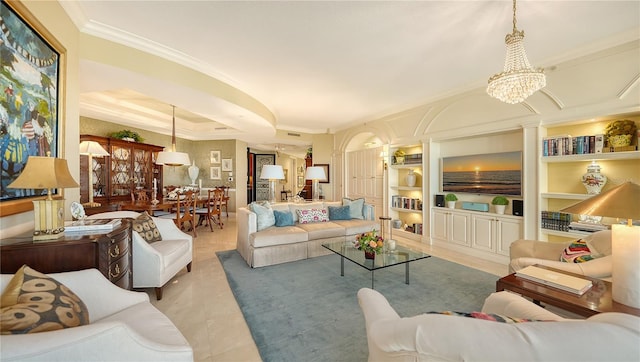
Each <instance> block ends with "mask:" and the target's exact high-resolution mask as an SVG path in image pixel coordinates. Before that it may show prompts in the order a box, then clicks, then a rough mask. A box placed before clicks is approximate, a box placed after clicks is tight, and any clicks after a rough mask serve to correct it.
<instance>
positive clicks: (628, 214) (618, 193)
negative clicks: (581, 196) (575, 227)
mask: <svg viewBox="0 0 640 362" xmlns="http://www.w3.org/2000/svg"><path fill="white" fill-rule="evenodd" d="M560 211H563V212H569V213H572V214H582V215H590V216H606V217H614V218H620V219H626V220H627V222H626V224H614V225H611V256H612V263H613V269H612V273H611V278H612V281H611V284H612V287H611V295H612V297H613V300H614V301H616V302H618V303H622V304H625V305H628V306H630V307H634V308H640V263H638V256H640V227H639V226H634V225H633V222H632V220H640V185H638V184H635V183H633V182H625V183H623V184H622V185H620V186H617V187H615V188H613V189H611V190H609V191H607V192H603V193H601V194H599V195H595V196H592V197H590V198H588V199H586V200H584V201H581V202H579V203H577V204H575V205H572V206H569V207H566V208H564V209H562V210H560Z"/></svg>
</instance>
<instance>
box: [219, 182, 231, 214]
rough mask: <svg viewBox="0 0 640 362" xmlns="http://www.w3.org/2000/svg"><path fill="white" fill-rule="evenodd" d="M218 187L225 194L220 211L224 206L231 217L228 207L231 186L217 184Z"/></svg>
mask: <svg viewBox="0 0 640 362" xmlns="http://www.w3.org/2000/svg"><path fill="white" fill-rule="evenodd" d="M216 189H217V190H221V191H222V194H223V196H222V206H221V209H220V211H222V207H224V212H225V213H226V215H227V217H229V208H228V207H227V205H228V204H229V186H217V187H216Z"/></svg>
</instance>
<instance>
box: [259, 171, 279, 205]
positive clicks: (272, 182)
mask: <svg viewBox="0 0 640 362" xmlns="http://www.w3.org/2000/svg"><path fill="white" fill-rule="evenodd" d="M260 178H261V179H263V180H269V202H270V203H272V204H275V203H276V180H284V171H283V170H282V166H280V165H264V166H262V171H261V172H260Z"/></svg>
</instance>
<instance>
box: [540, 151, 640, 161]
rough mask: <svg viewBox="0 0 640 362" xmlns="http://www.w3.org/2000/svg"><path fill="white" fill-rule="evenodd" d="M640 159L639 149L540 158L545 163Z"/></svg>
mask: <svg viewBox="0 0 640 362" xmlns="http://www.w3.org/2000/svg"><path fill="white" fill-rule="evenodd" d="M628 159H640V151H625V152H603V153H587V154H584V155H561V156H544V157H541V158H540V160H541V161H542V162H545V163H554V162H576V161H592V160H595V161H601V160H628Z"/></svg>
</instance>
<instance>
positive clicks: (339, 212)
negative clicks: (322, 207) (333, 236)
mask: <svg viewBox="0 0 640 362" xmlns="http://www.w3.org/2000/svg"><path fill="white" fill-rule="evenodd" d="M329 220H351V211H350V209H349V206H329Z"/></svg>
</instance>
